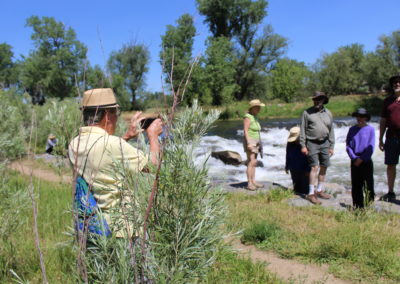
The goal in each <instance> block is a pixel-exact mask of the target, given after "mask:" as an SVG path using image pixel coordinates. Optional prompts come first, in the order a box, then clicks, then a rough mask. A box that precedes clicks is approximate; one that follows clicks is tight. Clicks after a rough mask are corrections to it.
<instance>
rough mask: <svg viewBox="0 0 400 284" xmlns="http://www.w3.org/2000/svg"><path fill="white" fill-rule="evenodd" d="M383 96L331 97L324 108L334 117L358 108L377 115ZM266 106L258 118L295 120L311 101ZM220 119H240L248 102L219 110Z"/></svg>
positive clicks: (268, 103) (278, 102) (267, 103)
mask: <svg viewBox="0 0 400 284" xmlns="http://www.w3.org/2000/svg"><path fill="white" fill-rule="evenodd" d="M384 98H385V96H384V95H348V96H336V97H331V98H330V101H329V104H327V105H326V107H327V108H328V109H329V110H330V111H331V112H332V114H333V115H334V116H347V115H350V114H351V113H352V112H354V111H355V110H356V109H357V108H358V107H364V108H366V109H368V110H369V111H370V112H371V113H372V114H374V115H379V113H380V109H381V106H382V102H383V99H384ZM265 104H266V106H265V107H264V108H262V109H261V112H260V114H259V115H258V117H259V118H260V119H268V118H297V117H300V116H301V114H302V113H303V111H304V110H305V109H307V108H308V107H310V106H312V100H311V99H310V100H308V101H305V102H296V103H283V102H280V101H276V100H275V101H267V102H265ZM219 109H220V110H221V112H222V113H221V119H242V117H243V115H244V114H245V113H246V112H247V109H248V102H247V101H243V102H238V103H233V104H231V105H229V106H225V107H221V108H219Z"/></svg>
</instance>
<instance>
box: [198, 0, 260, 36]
mask: <svg viewBox="0 0 400 284" xmlns="http://www.w3.org/2000/svg"><path fill="white" fill-rule="evenodd" d="M196 2H197V8H198V10H199V12H200V14H201V15H203V16H205V20H204V22H205V23H207V24H208V25H209V27H210V31H211V33H212V34H213V36H214V37H215V38H218V37H220V36H223V37H227V38H232V37H234V36H242V33H243V32H244V31H249V30H248V29H249V27H251V28H253V26H254V25H258V24H259V23H261V21H262V20H263V19H264V17H265V16H266V15H267V12H266V8H267V1H265V0H256V1H252V0H222V1H213V0H196Z"/></svg>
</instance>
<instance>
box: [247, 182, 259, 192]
mask: <svg viewBox="0 0 400 284" xmlns="http://www.w3.org/2000/svg"><path fill="white" fill-rule="evenodd" d="M245 189H246V190H250V191H256V190H257V187H256V186H254V185H252V184H249V185H247V186H246V187H245Z"/></svg>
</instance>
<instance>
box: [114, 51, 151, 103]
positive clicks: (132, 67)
mask: <svg viewBox="0 0 400 284" xmlns="http://www.w3.org/2000/svg"><path fill="white" fill-rule="evenodd" d="M149 60H150V54H149V51H148V49H147V47H146V46H144V45H143V44H135V43H129V44H126V45H124V46H123V47H122V48H121V49H120V50H119V51H114V52H112V53H111V55H110V58H109V59H108V62H107V66H108V68H109V70H110V72H111V75H112V77H113V79H114V77H116V76H118V77H119V78H115V80H116V82H115V85H114V82H113V88H114V90H116V93H117V96H118V98H120V97H121V96H122V95H123V93H120V92H119V89H120V88H118V86H120V87H122V88H123V89H124V90H126V92H127V93H128V94H129V99H128V103H129V101H130V106H129V104H127V103H126V102H124V103H122V104H121V106H123V107H124V108H125V109H126V107H129V109H137V106H136V100H137V96H138V93H139V92H140V91H141V90H142V89H143V87H144V80H145V74H146V72H147V71H148V64H149ZM121 82H122V86H121ZM117 90H118V91H117Z"/></svg>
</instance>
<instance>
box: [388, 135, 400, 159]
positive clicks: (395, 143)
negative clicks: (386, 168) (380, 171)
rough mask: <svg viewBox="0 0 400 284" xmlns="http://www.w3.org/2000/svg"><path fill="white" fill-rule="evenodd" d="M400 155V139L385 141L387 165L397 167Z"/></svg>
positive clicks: (392, 138) (393, 138)
mask: <svg viewBox="0 0 400 284" xmlns="http://www.w3.org/2000/svg"><path fill="white" fill-rule="evenodd" d="M399 155H400V139H399V138H398V137H390V138H386V140H385V165H397V164H398V163H399Z"/></svg>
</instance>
